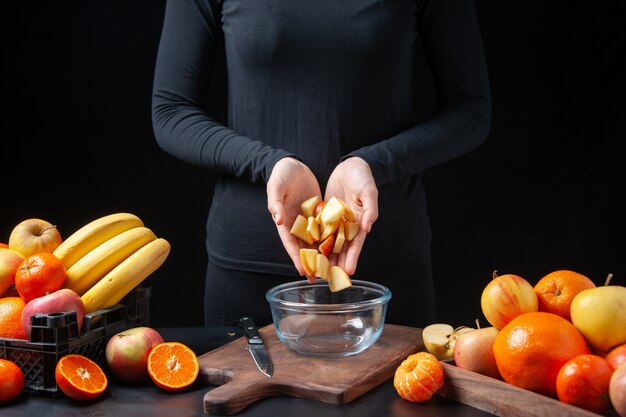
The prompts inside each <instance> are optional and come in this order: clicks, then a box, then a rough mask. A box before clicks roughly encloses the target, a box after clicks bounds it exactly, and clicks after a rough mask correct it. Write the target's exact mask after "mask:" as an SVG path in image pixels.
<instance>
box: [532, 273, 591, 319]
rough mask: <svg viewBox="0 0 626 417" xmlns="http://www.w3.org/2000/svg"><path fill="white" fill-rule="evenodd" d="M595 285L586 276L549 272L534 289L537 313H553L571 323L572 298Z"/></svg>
mask: <svg viewBox="0 0 626 417" xmlns="http://www.w3.org/2000/svg"><path fill="white" fill-rule="evenodd" d="M595 286H596V284H594V283H593V281H592V280H590V279H589V278H587V277H586V276H584V275H582V274H579V273H578V272H574V271H569V270H559V271H554V272H550V273H549V274H548V275H546V276H544V277H543V278H541V279H540V280H539V281H538V282H537V283H536V284H535V287H534V290H535V294H537V300H538V301H539V311H545V312H547V313H554V314H556V315H559V316H561V317H563V318H564V319H566V320H569V321H572V317H571V316H570V312H569V310H570V306H571V304H572V300H573V299H574V297H575V296H576V295H577V294H578V293H579V292H581V291H582V290H586V289H588V288H593V287H595Z"/></svg>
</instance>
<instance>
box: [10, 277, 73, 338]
mask: <svg viewBox="0 0 626 417" xmlns="http://www.w3.org/2000/svg"><path fill="white" fill-rule="evenodd" d="M66 311H76V319H77V322H78V329H79V330H80V329H81V327H82V326H83V319H84V317H85V307H84V305H83V300H82V299H81V298H80V295H78V293H77V292H76V291H73V290H70V289H69V288H62V289H60V290H57V291H54V292H52V293H50V294H48V295H44V296H41V297H37V298H34V299H32V300H30V301H29V302H27V303H26V306H25V307H24V310H23V311H22V327H23V328H24V332H25V333H26V337H30V331H31V326H30V318H31V316H34V315H35V314H50V313H63V312H66Z"/></svg>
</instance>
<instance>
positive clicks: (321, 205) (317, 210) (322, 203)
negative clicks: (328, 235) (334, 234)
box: [314, 200, 326, 225]
mask: <svg viewBox="0 0 626 417" xmlns="http://www.w3.org/2000/svg"><path fill="white" fill-rule="evenodd" d="M325 205H326V201H324V200H322V201H320V202H319V203H317V206H315V212H314V215H315V221H316V222H317V224H320V225H321V224H322V209H323V208H324V206H325Z"/></svg>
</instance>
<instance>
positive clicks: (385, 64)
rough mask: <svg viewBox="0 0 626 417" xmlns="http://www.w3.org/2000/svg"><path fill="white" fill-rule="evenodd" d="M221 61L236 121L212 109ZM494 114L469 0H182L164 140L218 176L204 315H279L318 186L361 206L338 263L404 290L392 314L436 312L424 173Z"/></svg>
mask: <svg viewBox="0 0 626 417" xmlns="http://www.w3.org/2000/svg"><path fill="white" fill-rule="evenodd" d="M220 65H224V68H225V76H226V80H227V84H226V86H225V87H226V91H227V92H228V100H227V109H226V110H227V111H226V114H227V117H226V119H225V120H223V121H222V120H220V118H219V117H218V115H219V114H220V113H219V112H218V113H216V112H214V111H212V110H210V109H215V108H216V105H215V103H214V101H212V100H211V96H212V95H211V91H210V87H211V84H212V82H211V81H212V76H213V74H214V72H215V71H217V70H216V68H220ZM424 75H426V77H424ZM424 79H426V80H429V81H431V84H428V83H426V82H425V81H424ZM433 96H434V97H435V98H436V100H435V101H434V104H432V105H431V103H433V101H432V99H433ZM429 100H430V101H429ZM490 116H491V103H490V97H489V83H488V77H487V70H486V65H485V60H484V54H483V50H482V44H481V38H480V31H479V28H478V25H477V21H476V16H475V10H474V3H473V2H472V1H470V0H423V1H420V0H342V1H336V0H320V1H315V2H310V1H306V0H169V1H168V3H167V7H166V12H165V20H164V24H163V31H162V37H161V42H160V45H159V52H158V58H157V63H156V69H155V79H154V91H153V124H154V131H155V135H156V139H157V141H158V143H159V145H160V146H161V147H162V149H164V150H165V151H166V152H168V153H170V154H171V155H173V156H175V157H177V158H180V159H181V160H184V161H187V162H189V163H192V164H196V165H199V166H202V167H205V168H207V169H208V170H210V171H211V172H213V173H216V174H218V176H219V177H218V179H217V183H216V186H215V190H214V194H213V200H212V204H211V207H210V211H209V215H208V219H207V252H208V258H209V264H208V268H207V276H206V287H205V323H206V324H207V325H224V324H233V323H234V322H235V320H236V319H237V318H238V317H239V316H240V315H242V314H250V315H252V316H253V317H254V318H255V320H256V321H257V322H258V323H268V322H270V321H271V318H270V313H269V307H268V305H267V303H266V302H265V297H264V295H265V292H266V291H267V289H269V288H271V287H272V286H274V285H277V284H279V283H282V282H287V281H293V280H294V277H295V276H296V274H299V275H304V269H303V267H302V265H301V263H300V260H299V256H298V249H299V246H300V245H301V243H300V242H299V241H298V240H297V239H296V238H295V237H294V236H292V235H291V234H290V233H289V230H290V227H291V224H292V223H293V221H294V219H295V217H296V215H297V213H298V211H299V206H300V203H301V202H302V201H304V200H305V199H307V198H309V197H311V196H313V195H319V196H320V197H323V198H324V199H326V200H328V199H329V198H330V197H332V196H336V197H340V198H342V199H343V200H344V201H346V202H347V204H348V205H349V206H350V208H352V210H353V211H354V212H355V213H356V216H357V219H358V220H359V221H360V223H361V229H360V231H359V234H358V235H357V237H356V238H355V239H354V240H353V241H352V242H350V244H349V245H346V247H344V249H343V250H342V253H341V254H340V255H339V256H337V257H335V258H334V259H331V262H332V263H334V264H338V265H340V266H342V267H343V268H344V269H345V270H346V272H348V274H350V275H353V277H354V278H357V279H364V280H368V281H375V282H379V283H382V284H384V285H386V286H388V287H389V288H390V289H391V291H392V294H393V298H392V301H391V303H390V305H389V310H388V316H387V321H388V322H391V323H398V324H406V325H415V326H420V325H421V326H423V325H425V324H426V323H428V322H431V321H432V320H434V318H435V312H436V309H435V294H434V287H433V278H432V272H431V265H430V237H431V236H430V229H429V223H428V213H427V207H426V197H425V193H424V187H423V184H422V175H423V173H424V171H425V170H426V169H428V168H430V167H432V166H434V165H437V164H440V163H443V162H445V161H448V160H450V159H452V158H455V157H458V156H460V155H462V154H464V153H466V152H468V151H470V150H472V149H474V148H476V147H477V146H479V145H480V144H481V143H482V142H483V141H484V139H485V137H486V136H487V133H488V130H489V124H490ZM268 211H269V215H268ZM366 238H367V239H366ZM357 264H358V268H357Z"/></svg>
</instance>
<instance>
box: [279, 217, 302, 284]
mask: <svg viewBox="0 0 626 417" xmlns="http://www.w3.org/2000/svg"><path fill="white" fill-rule="evenodd" d="M277 229H278V236H279V237H280V240H281V242H282V243H283V246H284V247H285V250H286V251H287V254H288V255H289V257H290V258H291V261H292V262H293V264H294V266H295V267H296V269H297V270H298V273H299V274H300V276H303V275H305V274H306V272H305V271H304V266H303V265H302V261H301V259H300V244H299V243H298V239H297V238H296V237H295V236H294V235H292V234H291V233H290V232H289V229H288V228H287V227H285V226H278V227H277Z"/></svg>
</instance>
